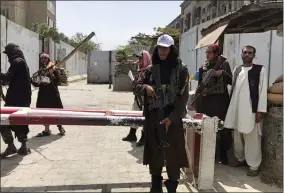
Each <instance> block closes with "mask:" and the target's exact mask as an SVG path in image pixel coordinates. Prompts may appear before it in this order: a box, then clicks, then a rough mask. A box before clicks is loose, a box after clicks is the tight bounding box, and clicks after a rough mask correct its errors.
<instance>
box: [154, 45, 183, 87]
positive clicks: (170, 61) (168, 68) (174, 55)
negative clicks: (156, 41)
mask: <svg viewBox="0 0 284 193" xmlns="http://www.w3.org/2000/svg"><path fill="white" fill-rule="evenodd" d="M178 63H179V58H178V51H177V48H176V47H175V46H174V45H173V46H170V53H169V55H168V57H167V58H166V60H161V59H160V57H159V53H158V46H156V47H155V49H154V51H153V55H152V64H153V65H155V64H160V73H161V83H162V84H169V83H170V77H171V72H172V69H173V68H175V67H176V66H177V65H178Z"/></svg>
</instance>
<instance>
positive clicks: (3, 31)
mask: <svg viewBox="0 0 284 193" xmlns="http://www.w3.org/2000/svg"><path fill="white" fill-rule="evenodd" d="M0 16H1V47H0V51H1V71H2V72H6V71H7V69H8V68H7V57H6V54H3V53H2V52H3V51H4V48H5V46H6V42H7V36H6V18H5V17H4V16H3V15H0Z"/></svg>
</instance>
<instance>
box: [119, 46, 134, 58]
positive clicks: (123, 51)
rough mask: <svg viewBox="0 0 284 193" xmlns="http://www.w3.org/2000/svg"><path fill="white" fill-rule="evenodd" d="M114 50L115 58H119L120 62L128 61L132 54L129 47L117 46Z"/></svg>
mask: <svg viewBox="0 0 284 193" xmlns="http://www.w3.org/2000/svg"><path fill="white" fill-rule="evenodd" d="M116 50H117V51H116V56H119V58H120V60H121V61H126V60H128V59H129V56H130V55H131V54H132V50H131V48H130V46H129V45H126V46H118V47H117V49H116Z"/></svg>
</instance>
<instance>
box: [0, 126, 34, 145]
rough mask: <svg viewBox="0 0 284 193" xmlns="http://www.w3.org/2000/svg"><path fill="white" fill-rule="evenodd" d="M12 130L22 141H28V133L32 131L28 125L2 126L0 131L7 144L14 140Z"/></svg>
mask: <svg viewBox="0 0 284 193" xmlns="http://www.w3.org/2000/svg"><path fill="white" fill-rule="evenodd" d="M12 131H14V133H15V138H18V141H19V142H20V143H25V142H27V141H28V133H29V132H30V130H29V126H28V125H13V126H1V127H0V133H1V135H2V138H3V141H4V142H5V143H6V144H11V143H13V142H14V137H13V134H12Z"/></svg>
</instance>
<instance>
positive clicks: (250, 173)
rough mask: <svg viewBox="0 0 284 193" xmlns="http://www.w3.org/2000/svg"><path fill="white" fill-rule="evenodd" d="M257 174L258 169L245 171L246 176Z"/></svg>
mask: <svg viewBox="0 0 284 193" xmlns="http://www.w3.org/2000/svg"><path fill="white" fill-rule="evenodd" d="M258 174H259V170H251V169H249V170H248V171H247V176H250V177H255V176H257V175H258Z"/></svg>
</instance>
